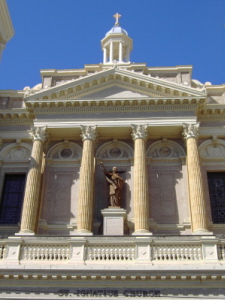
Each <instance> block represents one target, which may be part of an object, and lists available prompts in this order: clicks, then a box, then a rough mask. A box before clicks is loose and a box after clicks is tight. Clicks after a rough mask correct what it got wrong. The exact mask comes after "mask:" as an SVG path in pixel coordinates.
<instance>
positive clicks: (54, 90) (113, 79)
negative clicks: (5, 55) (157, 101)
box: [25, 68, 205, 102]
mask: <svg viewBox="0 0 225 300" xmlns="http://www.w3.org/2000/svg"><path fill="white" fill-rule="evenodd" d="M141 97H142V98H143V97H149V98H152V97H154V98H159V97H163V98H164V97H167V98H173V97H205V91H199V90H197V89H195V88H192V87H190V86H184V85H181V84H178V83H174V82H168V81H166V80H163V79H159V78H153V77H150V76H147V75H144V74H139V73H136V72H132V71H128V70H123V69H117V68H112V69H109V70H105V71H100V72H97V73H95V74H92V75H88V76H85V77H83V78H78V79H74V80H71V81H70V82H66V83H62V84H61V85H58V86H55V87H50V88H48V89H42V90H40V91H38V92H36V93H35V94H30V95H28V96H27V97H25V100H26V101H29V100H30V101H32V102H33V101H35V100H38V101H40V100H42V99H43V100H51V101H52V99H57V100H61V99H62V100H67V99H70V100H73V99H74V100H75V99H81V100H82V99H96V98H100V99H102V98H103V99H104V98H105V99H107V98H109V99H110V98H114V99H120V98H128V99H129V98H141Z"/></svg>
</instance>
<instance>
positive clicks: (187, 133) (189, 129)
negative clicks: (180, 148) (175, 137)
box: [182, 124, 199, 140]
mask: <svg viewBox="0 0 225 300" xmlns="http://www.w3.org/2000/svg"><path fill="white" fill-rule="evenodd" d="M198 129H199V124H183V133H182V135H183V137H184V139H185V140H187V139H189V138H196V139H197V138H198V131H199V130H198Z"/></svg>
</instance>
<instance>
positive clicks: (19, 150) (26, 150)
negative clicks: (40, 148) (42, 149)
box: [0, 142, 32, 163]
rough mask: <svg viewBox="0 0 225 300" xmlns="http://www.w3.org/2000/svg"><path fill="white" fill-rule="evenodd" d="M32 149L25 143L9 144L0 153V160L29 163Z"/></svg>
mask: <svg viewBox="0 0 225 300" xmlns="http://www.w3.org/2000/svg"><path fill="white" fill-rule="evenodd" d="M31 150H32V147H31V145H29V144H27V143H21V142H20V143H19V144H18V143H11V144H9V145H7V146H6V147H4V148H3V149H2V150H1V152H0V159H1V160H3V161H4V162H12V161H13V162H14V163H16V162H22V161H24V162H26V161H29V158H30V155H31Z"/></svg>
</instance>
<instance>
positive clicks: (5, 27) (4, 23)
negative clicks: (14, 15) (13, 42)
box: [0, 0, 14, 58]
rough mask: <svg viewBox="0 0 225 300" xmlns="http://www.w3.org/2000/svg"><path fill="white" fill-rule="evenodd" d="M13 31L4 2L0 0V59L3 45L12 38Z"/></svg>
mask: <svg viewBox="0 0 225 300" xmlns="http://www.w3.org/2000/svg"><path fill="white" fill-rule="evenodd" d="M13 35H14V29H13V25H12V21H11V18H10V15H9V11H8V7H7V4H6V1H5V0H0V58H1V56H2V51H3V50H4V48H5V45H6V44H7V43H8V41H9V40H10V39H11V38H12V37H13Z"/></svg>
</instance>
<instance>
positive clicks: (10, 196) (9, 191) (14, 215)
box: [0, 174, 26, 224]
mask: <svg viewBox="0 0 225 300" xmlns="http://www.w3.org/2000/svg"><path fill="white" fill-rule="evenodd" d="M25 176H26V175H25V174H6V175H5V180H4V186H3V193H2V199H1V205H0V224H18V222H19V221H20V215H21V208H22V203H23V194H24V187H25Z"/></svg>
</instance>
